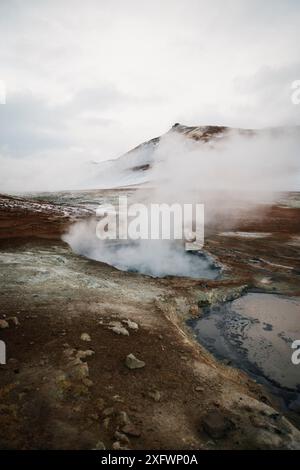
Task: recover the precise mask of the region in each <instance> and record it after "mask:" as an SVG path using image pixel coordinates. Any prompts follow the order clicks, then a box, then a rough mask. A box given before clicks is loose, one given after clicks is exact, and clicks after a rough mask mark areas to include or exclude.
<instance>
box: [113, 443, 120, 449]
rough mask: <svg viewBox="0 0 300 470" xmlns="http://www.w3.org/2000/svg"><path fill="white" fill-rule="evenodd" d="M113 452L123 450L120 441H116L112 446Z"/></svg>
mask: <svg viewBox="0 0 300 470" xmlns="http://www.w3.org/2000/svg"><path fill="white" fill-rule="evenodd" d="M112 448H113V450H121V444H120V442H119V441H116V442H114V443H113V445H112Z"/></svg>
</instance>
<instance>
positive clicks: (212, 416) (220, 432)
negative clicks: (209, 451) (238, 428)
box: [202, 411, 234, 439]
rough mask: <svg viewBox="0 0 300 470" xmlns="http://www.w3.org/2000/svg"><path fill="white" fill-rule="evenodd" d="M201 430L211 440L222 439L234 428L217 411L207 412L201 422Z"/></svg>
mask: <svg viewBox="0 0 300 470" xmlns="http://www.w3.org/2000/svg"><path fill="white" fill-rule="evenodd" d="M202 427H203V430H204V431H205V432H206V433H207V434H208V435H209V436H210V437H211V438H213V439H222V438H224V437H226V436H227V434H228V433H229V431H231V430H232V429H233V427H234V425H233V423H232V422H231V421H230V420H229V419H228V418H227V417H226V416H223V415H222V414H221V413H220V412H219V411H209V412H208V413H207V414H206V415H205V416H204V417H203V420H202Z"/></svg>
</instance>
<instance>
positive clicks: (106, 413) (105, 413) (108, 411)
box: [102, 406, 115, 418]
mask: <svg viewBox="0 0 300 470" xmlns="http://www.w3.org/2000/svg"><path fill="white" fill-rule="evenodd" d="M114 412H115V409H114V408H113V407H112V406H111V407H110V408H105V410H103V411H102V416H104V417H105V418H107V416H111V415H113V414H114Z"/></svg>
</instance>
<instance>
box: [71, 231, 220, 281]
mask: <svg viewBox="0 0 300 470" xmlns="http://www.w3.org/2000/svg"><path fill="white" fill-rule="evenodd" d="M65 240H66V241H67V243H69V245H70V246H71V248H72V249H73V251H74V252H76V253H78V254H80V255H83V256H85V257H87V258H89V259H93V260H95V261H101V262H103V263H106V264H109V265H110V266H113V267H115V268H117V269H119V270H120V271H127V272H132V273H139V274H144V275H147V276H151V277H161V278H163V277H166V276H179V277H189V278H192V279H217V278H219V277H220V275H221V268H220V267H219V266H218V265H217V264H216V262H215V260H214V259H213V258H212V257H211V256H210V255H209V254H208V253H206V252H204V251H191V252H189V251H186V250H185V248H184V246H183V245H179V244H175V243H170V241H161V240H142V241H138V242H136V243H135V242H133V241H130V242H126V241H124V242H123V243H120V242H99V243H96V244H95V243H94V244H92V243H85V242H84V243H83V242H82V240H81V241H80V243H79V244H78V243H76V241H77V239H72V236H71V237H70V238H68V237H66V239H65Z"/></svg>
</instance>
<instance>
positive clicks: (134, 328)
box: [122, 319, 139, 331]
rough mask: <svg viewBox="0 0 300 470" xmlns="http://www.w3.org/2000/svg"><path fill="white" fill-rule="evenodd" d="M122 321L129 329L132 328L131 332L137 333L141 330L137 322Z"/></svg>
mask: <svg viewBox="0 0 300 470" xmlns="http://www.w3.org/2000/svg"><path fill="white" fill-rule="evenodd" d="M122 321H123V323H125V324H126V325H127V326H128V328H130V330H135V331H137V330H138V329H139V325H138V324H137V323H136V322H134V321H132V320H129V319H128V320H122Z"/></svg>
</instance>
